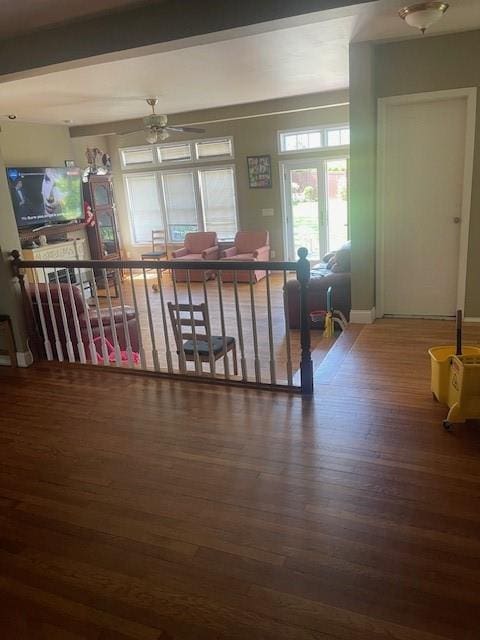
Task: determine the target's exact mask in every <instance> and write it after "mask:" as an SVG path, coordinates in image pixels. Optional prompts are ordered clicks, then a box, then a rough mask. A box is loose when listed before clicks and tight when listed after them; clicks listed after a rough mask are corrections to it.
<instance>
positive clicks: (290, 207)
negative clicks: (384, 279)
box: [282, 158, 349, 262]
mask: <svg viewBox="0 0 480 640" xmlns="http://www.w3.org/2000/svg"><path fill="white" fill-rule="evenodd" d="M282 170H283V187H284V194H283V195H284V205H285V206H284V210H285V216H284V217H285V225H284V226H285V239H286V241H285V249H286V254H287V259H289V260H296V258H297V251H298V249H299V248H300V247H307V249H308V257H309V260H310V261H317V262H318V261H320V260H321V258H322V257H323V256H324V255H325V254H326V253H327V252H329V251H335V249H338V248H339V247H340V246H341V245H342V244H343V243H344V242H346V241H347V240H348V237H349V235H348V161H347V158H334V159H313V160H312V159H310V160H295V161H288V162H285V163H283V167H282Z"/></svg>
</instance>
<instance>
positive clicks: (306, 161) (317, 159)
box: [278, 147, 350, 260]
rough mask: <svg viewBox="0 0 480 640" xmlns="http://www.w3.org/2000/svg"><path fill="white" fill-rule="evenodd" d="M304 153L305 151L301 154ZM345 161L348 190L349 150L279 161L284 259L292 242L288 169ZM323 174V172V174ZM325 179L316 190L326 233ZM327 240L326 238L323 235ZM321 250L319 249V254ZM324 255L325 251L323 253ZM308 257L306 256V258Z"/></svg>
mask: <svg viewBox="0 0 480 640" xmlns="http://www.w3.org/2000/svg"><path fill="white" fill-rule="evenodd" d="M303 153H305V151H304V152H303ZM343 159H345V160H346V162H347V190H349V189H350V174H349V163H350V148H349V147H342V148H341V149H339V150H338V151H337V152H334V151H333V150H332V149H329V151H328V152H327V153H320V154H319V153H316V154H315V155H311V156H310V157H308V158H307V157H294V158H289V159H288V160H281V161H280V162H279V163H278V167H279V172H280V199H281V203H282V233H283V255H284V258H285V259H288V257H289V256H290V252H291V250H292V246H290V245H291V244H292V243H293V241H294V236H293V228H291V225H292V220H291V216H290V217H289V208H290V207H291V204H289V203H288V202H287V172H288V171H289V170H290V169H295V168H299V169H302V168H309V169H311V168H314V167H315V168H317V169H319V168H320V167H321V166H322V165H323V166H324V167H325V165H324V163H326V162H328V160H343ZM324 173H325V172H324ZM326 188H327V185H326V179H325V175H324V174H323V175H322V180H321V181H319V189H318V197H319V200H318V202H319V207H320V205H321V206H323V208H324V210H323V214H322V219H323V226H324V227H325V230H326V231H328V211H327V202H326ZM320 196H321V197H322V200H323V204H321V201H320ZM348 202H349V199H348V198H347V211H348V225H349V226H348V236H349V237H350V207H349V206H348ZM325 238H326V239H327V236H326V235H325ZM321 251H322V249H321V248H320V253H321ZM324 253H326V250H325V251H324ZM307 257H308V256H307ZM296 259H297V257H296V256H293V260H296Z"/></svg>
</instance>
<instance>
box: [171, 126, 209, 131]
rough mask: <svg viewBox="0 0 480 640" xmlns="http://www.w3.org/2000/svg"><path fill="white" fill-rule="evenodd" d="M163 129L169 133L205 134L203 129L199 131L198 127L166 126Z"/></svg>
mask: <svg viewBox="0 0 480 640" xmlns="http://www.w3.org/2000/svg"><path fill="white" fill-rule="evenodd" d="M165 129H168V130H169V131H178V132H179V133H186V132H191V133H205V129H199V128H198V127H170V126H167V127H165Z"/></svg>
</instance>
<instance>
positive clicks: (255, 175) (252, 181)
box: [247, 155, 272, 189]
mask: <svg viewBox="0 0 480 640" xmlns="http://www.w3.org/2000/svg"><path fill="white" fill-rule="evenodd" d="M247 167H248V186H249V187H250V189H271V187H272V159H271V157H270V156H268V155H264V156H247Z"/></svg>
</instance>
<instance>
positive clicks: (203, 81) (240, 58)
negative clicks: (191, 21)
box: [0, 0, 480, 125]
mask: <svg viewBox="0 0 480 640" xmlns="http://www.w3.org/2000/svg"><path fill="white" fill-rule="evenodd" d="M31 1H32V2H33V0H31ZM121 1H122V2H123V3H129V2H132V1H133V0H121ZM109 2H110V4H113V0H102V4H103V5H107V4H108V3H109ZM50 4H52V3H50ZM403 4H404V2H402V0H380V1H378V2H372V3H369V4H364V5H359V6H356V7H349V8H345V9H341V10H335V11H330V12H328V11H325V12H321V13H317V14H310V15H309V16H302V17H300V18H296V19H291V20H281V21H277V22H272V23H265V24H263V25H257V26H256V30H257V31H263V32H256V33H252V29H250V30H248V28H247V29H236V30H232V31H230V32H223V33H219V34H214V35H213V36H212V35H211V36H209V38H208V41H207V42H206V43H205V44H195V45H193V46H191V43H185V42H180V43H177V44H176V48H175V50H170V51H159V52H156V53H149V54H148V55H146V54H145V52H140V53H142V54H143V55H140V53H139V52H136V54H137V57H130V58H124V59H122V60H116V61H110V62H101V63H98V64H88V66H80V67H77V68H71V69H68V70H61V71H52V72H50V73H45V72H41V74H40V75H38V71H37V72H35V73H36V74H37V75H34V76H32V77H27V78H22V79H16V80H10V81H7V82H6V81H4V82H3V83H1V81H2V79H1V78H0V83H1V84H0V115H1V114H9V113H14V114H16V115H17V117H18V119H19V120H27V121H33V122H49V123H64V122H66V121H71V123H72V124H73V125H85V124H93V123H101V122H108V121H115V120H125V119H129V118H132V119H133V118H139V117H141V116H143V115H146V112H147V108H146V105H145V102H144V98H145V97H147V96H158V97H159V112H162V113H180V112H185V111H193V110H196V109H204V108H211V107H218V106H225V105H234V104H241V103H248V102H256V101H261V100H269V99H273V98H279V97H286V96H292V95H301V94H308V93H316V92H323V91H331V90H336V89H342V88H346V87H348V46H349V42H350V41H351V40H382V39H391V38H395V39H399V38H400V39H401V38H410V37H416V38H418V37H422V36H421V35H420V34H419V33H418V32H416V31H415V30H413V29H412V28H411V27H408V26H407V25H406V24H405V23H404V22H403V21H402V20H400V18H398V16H397V11H398V8H399V7H401V6H402V5H403ZM450 4H451V6H450V8H449V10H448V11H447V13H446V15H445V17H444V18H443V19H442V20H441V21H440V22H439V23H438V24H437V25H435V26H434V27H432V28H431V29H430V30H429V32H428V34H427V36H425V37H428V35H437V34H439V33H444V32H449V31H458V30H462V29H475V28H480V0H450ZM104 8H105V6H104ZM292 25H294V26H292ZM245 33H249V35H245ZM227 38H228V39H227ZM215 39H216V41H212V40H215ZM206 40H207V39H206ZM197 42H198V39H197ZM187 45H190V46H187ZM182 47H183V48H182ZM127 55H130V53H129V52H127ZM132 55H133V54H132ZM83 64H84V65H85V62H83Z"/></svg>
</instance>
